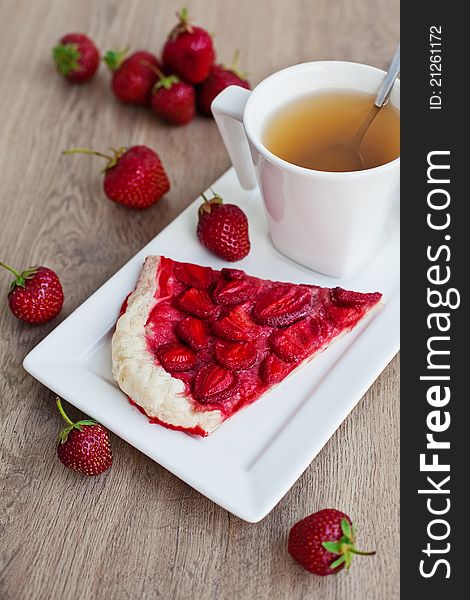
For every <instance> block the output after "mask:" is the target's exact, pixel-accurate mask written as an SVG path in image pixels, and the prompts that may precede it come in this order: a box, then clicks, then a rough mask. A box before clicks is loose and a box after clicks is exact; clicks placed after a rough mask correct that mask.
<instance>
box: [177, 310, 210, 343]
mask: <svg viewBox="0 0 470 600" xmlns="http://www.w3.org/2000/svg"><path fill="white" fill-rule="evenodd" d="M175 331H176V335H177V336H178V337H179V338H180V339H181V340H183V342H186V343H187V344H189V345H190V346H191V348H192V349H193V350H202V349H203V348H205V347H206V346H207V345H208V344H209V341H210V337H209V334H208V332H207V327H206V325H205V323H204V321H201V319H196V318H195V317H187V318H186V319H183V320H182V321H180V322H179V323H177V325H176V329H175Z"/></svg>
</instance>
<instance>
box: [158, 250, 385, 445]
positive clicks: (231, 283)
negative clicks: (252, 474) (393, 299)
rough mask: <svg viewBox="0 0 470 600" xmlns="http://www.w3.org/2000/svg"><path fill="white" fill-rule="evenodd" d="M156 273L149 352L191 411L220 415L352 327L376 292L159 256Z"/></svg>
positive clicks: (255, 396) (227, 413) (254, 395)
mask: <svg viewBox="0 0 470 600" xmlns="http://www.w3.org/2000/svg"><path fill="white" fill-rule="evenodd" d="M156 277H157V280H158V289H157V292H156V297H155V300H156V304H155V306H154V308H153V310H152V311H151V313H150V315H149V318H148V320H147V324H146V337H147V344H148V348H149V351H150V352H152V353H153V355H154V356H155V361H156V362H157V363H159V364H160V365H161V366H162V367H163V369H165V370H166V371H167V372H169V373H170V374H171V375H172V376H173V377H175V378H178V379H180V380H181V381H183V382H184V384H185V389H186V394H187V396H188V397H189V398H192V402H193V408H194V410H199V411H205V410H219V411H221V412H222V413H223V415H224V417H225V418H227V417H229V416H230V415H231V414H233V413H234V412H235V411H237V410H238V409H239V408H241V407H242V406H245V405H247V404H251V403H252V402H254V401H255V400H257V399H258V398H259V397H260V396H261V395H263V394H264V393H265V392H266V391H267V390H268V389H269V388H270V387H272V386H273V385H274V384H277V383H279V382H280V381H282V380H283V379H284V378H285V377H286V376H287V375H288V374H289V373H290V372H292V371H293V370H294V369H295V368H296V367H297V366H298V365H299V364H300V363H301V362H303V361H304V360H306V359H308V358H309V357H311V356H313V355H314V354H315V353H316V352H317V351H319V350H322V349H323V348H325V347H326V345H328V343H329V342H330V341H331V340H332V338H333V337H335V336H337V335H338V334H339V333H341V332H342V331H345V330H349V329H350V328H351V327H353V326H354V325H355V324H356V323H357V322H358V321H359V320H360V319H361V318H362V317H363V316H364V314H365V313H366V311H367V310H368V309H369V308H370V307H371V306H373V305H374V304H376V303H377V302H378V301H379V300H380V298H381V294H379V293H376V294H361V293H359V292H349V291H347V290H343V289H342V288H335V289H333V290H330V289H329V288H320V287H317V286H312V285H294V284H288V283H279V282H272V281H267V280H262V279H258V278H256V277H251V276H250V275H247V274H245V273H244V272H243V271H241V270H239V269H222V271H216V270H213V269H210V268H209V267H200V266H198V265H191V264H186V263H178V262H176V261H173V260H171V259H169V258H165V257H161V259H160V263H159V267H158V271H157V274H156ZM151 420H152V421H155V419H151ZM157 421H158V420H157ZM158 422H160V421H158ZM191 432H192V433H196V432H195V431H191ZM197 433H200V432H197Z"/></svg>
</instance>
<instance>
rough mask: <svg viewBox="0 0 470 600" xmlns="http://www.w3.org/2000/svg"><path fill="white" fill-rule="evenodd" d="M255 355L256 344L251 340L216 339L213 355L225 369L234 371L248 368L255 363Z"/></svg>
mask: <svg viewBox="0 0 470 600" xmlns="http://www.w3.org/2000/svg"><path fill="white" fill-rule="evenodd" d="M256 356H257V350H256V344H254V343H253V342H229V341H228V340H218V341H217V343H216V345H215V357H216V358H217V360H218V361H219V363H220V364H221V365H222V366H223V367H225V368H226V369H232V370H234V371H241V370H242V369H249V368H250V367H252V366H253V365H254V364H255V362H256Z"/></svg>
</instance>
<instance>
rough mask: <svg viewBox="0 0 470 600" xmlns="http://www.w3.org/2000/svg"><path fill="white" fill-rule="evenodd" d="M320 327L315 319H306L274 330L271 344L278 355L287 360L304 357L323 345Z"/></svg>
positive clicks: (270, 339)
mask: <svg viewBox="0 0 470 600" xmlns="http://www.w3.org/2000/svg"><path fill="white" fill-rule="evenodd" d="M319 334H320V328H319V326H318V323H317V321H316V320H315V319H305V320H304V321H300V322H299V323H295V324H294V325H291V326H290V327H287V328H286V329H278V330H276V331H274V332H273V333H272V334H271V336H270V338H269V344H270V346H271V348H272V349H273V350H274V352H275V353H276V354H277V356H278V357H279V358H280V359H282V360H285V361H287V362H292V361H294V360H298V359H300V358H303V357H304V356H305V355H306V354H308V353H309V352H312V350H314V349H315V347H316V346H318V347H319V346H320V345H321V341H320V337H319Z"/></svg>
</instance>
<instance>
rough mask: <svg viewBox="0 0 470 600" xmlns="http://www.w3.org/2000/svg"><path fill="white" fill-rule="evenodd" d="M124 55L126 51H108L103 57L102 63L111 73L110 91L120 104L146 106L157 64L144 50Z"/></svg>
mask: <svg viewBox="0 0 470 600" xmlns="http://www.w3.org/2000/svg"><path fill="white" fill-rule="evenodd" d="M126 54H127V49H126V50H122V51H116V50H109V51H108V52H106V54H105V56H104V62H105V63H106V64H107V65H108V67H109V68H110V69H111V71H112V72H113V77H112V80H111V87H112V90H113V92H114V94H115V96H116V97H117V98H119V100H121V102H127V103H129V104H143V105H148V104H150V98H151V95H152V88H153V86H154V85H155V83H156V82H157V79H158V75H157V73H156V72H155V70H156V69H159V68H160V65H159V62H158V60H157V58H156V57H155V56H154V55H153V54H151V53H150V52H147V51H145V50H138V51H137V52H134V53H133V54H131V55H130V56H129V57H127V58H124V57H125V55H126Z"/></svg>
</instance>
